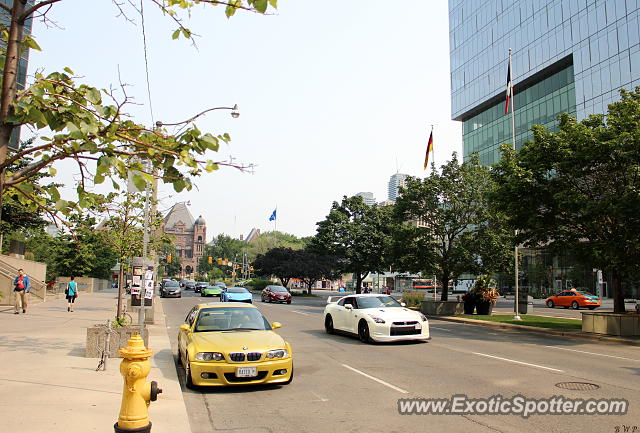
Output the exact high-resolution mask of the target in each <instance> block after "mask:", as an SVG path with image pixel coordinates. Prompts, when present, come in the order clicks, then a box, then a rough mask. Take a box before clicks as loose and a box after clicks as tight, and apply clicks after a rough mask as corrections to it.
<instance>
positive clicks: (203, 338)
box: [191, 331, 285, 353]
mask: <svg viewBox="0 0 640 433" xmlns="http://www.w3.org/2000/svg"><path fill="white" fill-rule="evenodd" d="M191 338H192V341H193V343H194V344H195V346H196V351H198V352H222V353H228V352H245V351H248V352H254V351H255V352H265V351H267V350H271V349H284V348H285V343H284V339H283V338H282V337H281V336H279V335H278V334H276V333H275V332H273V331H210V332H194V333H193V334H191Z"/></svg>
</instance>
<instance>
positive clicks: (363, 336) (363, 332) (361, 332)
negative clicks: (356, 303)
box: [358, 320, 372, 344]
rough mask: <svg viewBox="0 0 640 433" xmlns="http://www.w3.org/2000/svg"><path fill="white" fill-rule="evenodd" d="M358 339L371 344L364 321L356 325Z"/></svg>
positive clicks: (367, 327)
mask: <svg viewBox="0 0 640 433" xmlns="http://www.w3.org/2000/svg"><path fill="white" fill-rule="evenodd" d="M358 337H360V341H362V342H363V343H367V344H368V343H371V342H372V340H371V334H369V324H368V323H367V322H366V321H364V320H361V321H360V322H359V323H358Z"/></svg>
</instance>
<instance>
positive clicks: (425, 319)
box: [419, 313, 427, 322]
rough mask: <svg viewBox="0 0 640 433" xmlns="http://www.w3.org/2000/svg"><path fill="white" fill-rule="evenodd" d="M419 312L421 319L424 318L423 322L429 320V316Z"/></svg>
mask: <svg viewBox="0 0 640 433" xmlns="http://www.w3.org/2000/svg"><path fill="white" fill-rule="evenodd" d="M419 314H420V319H422V321H423V322H426V321H427V316H425V315H424V314H422V313H419Z"/></svg>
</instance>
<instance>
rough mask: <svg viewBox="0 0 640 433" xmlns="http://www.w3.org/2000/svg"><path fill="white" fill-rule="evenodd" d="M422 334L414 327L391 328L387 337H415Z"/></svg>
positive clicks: (420, 330)
mask: <svg viewBox="0 0 640 433" xmlns="http://www.w3.org/2000/svg"><path fill="white" fill-rule="evenodd" d="M420 333H422V329H416V327H415V325H414V326H392V327H391V330H390V333H389V335H392V336H393V335H415V334H420Z"/></svg>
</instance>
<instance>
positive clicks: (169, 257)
mask: <svg viewBox="0 0 640 433" xmlns="http://www.w3.org/2000/svg"><path fill="white" fill-rule="evenodd" d="M167 263H171V254H167Z"/></svg>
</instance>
